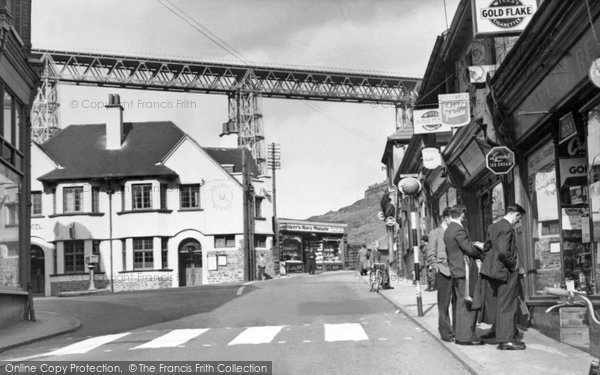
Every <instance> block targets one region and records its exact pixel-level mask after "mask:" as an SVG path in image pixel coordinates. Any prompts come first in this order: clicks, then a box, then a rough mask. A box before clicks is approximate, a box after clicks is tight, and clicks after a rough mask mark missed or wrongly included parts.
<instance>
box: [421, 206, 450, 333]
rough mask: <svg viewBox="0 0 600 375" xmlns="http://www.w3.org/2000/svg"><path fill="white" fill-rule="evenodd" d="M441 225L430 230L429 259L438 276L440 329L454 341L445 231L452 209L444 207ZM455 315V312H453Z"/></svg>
mask: <svg viewBox="0 0 600 375" xmlns="http://www.w3.org/2000/svg"><path fill="white" fill-rule="evenodd" d="M441 220H442V222H441V224H440V226H439V227H437V228H435V229H433V230H432V231H431V232H429V242H428V243H427V261H428V263H429V264H431V265H432V267H433V272H434V273H435V277H436V287H437V305H438V331H439V332H440V337H441V338H442V340H443V341H453V340H454V331H453V329H452V323H451V322H450V313H449V309H450V304H452V311H454V309H455V308H456V301H454V298H452V297H453V296H454V293H452V275H451V274H450V268H449V267H448V254H447V253H446V245H445V244H444V232H445V231H446V228H447V227H448V223H449V221H450V209H449V208H448V207H446V208H444V210H443V211H442V215H441ZM452 315H454V314H452Z"/></svg>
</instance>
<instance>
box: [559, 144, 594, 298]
mask: <svg viewBox="0 0 600 375" xmlns="http://www.w3.org/2000/svg"><path fill="white" fill-rule="evenodd" d="M559 157H560V159H559V166H560V168H559V171H560V172H559V174H560V183H559V186H560V216H561V217H560V219H561V233H562V251H563V267H564V278H565V283H568V284H571V283H572V285H568V286H574V287H575V288H576V289H577V290H581V291H586V292H590V291H592V289H595V288H592V285H591V283H590V281H592V279H593V275H592V272H593V271H592V264H593V263H592V252H591V246H590V240H591V238H590V219H589V206H588V195H589V193H588V176H587V160H586V158H585V141H583V140H582V139H581V138H580V137H579V136H574V137H571V138H570V139H568V140H567V141H565V142H563V143H562V144H561V145H560V146H559Z"/></svg>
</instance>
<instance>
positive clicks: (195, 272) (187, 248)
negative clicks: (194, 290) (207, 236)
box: [179, 238, 202, 286]
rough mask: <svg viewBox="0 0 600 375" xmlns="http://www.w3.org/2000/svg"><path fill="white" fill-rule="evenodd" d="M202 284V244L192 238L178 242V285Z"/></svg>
mask: <svg viewBox="0 0 600 375" xmlns="http://www.w3.org/2000/svg"><path fill="white" fill-rule="evenodd" d="M193 285H202V245H200V242H198V241H197V240H195V239H193V238H188V239H185V240H183V241H181V243H180V244H179V286H193Z"/></svg>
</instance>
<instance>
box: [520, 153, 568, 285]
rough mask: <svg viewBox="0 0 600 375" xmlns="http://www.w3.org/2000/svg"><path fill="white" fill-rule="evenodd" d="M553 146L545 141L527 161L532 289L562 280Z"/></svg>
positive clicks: (558, 282) (557, 283)
mask: <svg viewBox="0 0 600 375" xmlns="http://www.w3.org/2000/svg"><path fill="white" fill-rule="evenodd" d="M554 155H555V153H554V146H553V144H552V143H547V144H546V145H544V146H542V147H541V148H540V149H538V150H537V151H536V152H534V153H533V154H532V155H531V156H530V157H529V158H528V160H527V166H528V171H527V172H528V185H529V194H530V197H531V205H532V212H531V215H530V217H531V220H532V221H531V223H532V227H531V228H532V247H531V249H532V251H533V253H534V262H535V263H534V265H533V267H532V268H534V269H535V289H534V290H543V289H544V287H548V286H549V287H558V286H560V283H561V281H562V271H561V251H560V228H559V217H558V193H557V183H556V166H555V160H554Z"/></svg>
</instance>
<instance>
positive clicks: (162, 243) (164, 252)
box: [160, 237, 169, 270]
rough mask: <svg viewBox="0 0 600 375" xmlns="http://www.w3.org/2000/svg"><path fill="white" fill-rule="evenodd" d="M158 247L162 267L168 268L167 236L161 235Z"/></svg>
mask: <svg viewBox="0 0 600 375" xmlns="http://www.w3.org/2000/svg"><path fill="white" fill-rule="evenodd" d="M160 247H161V250H160V255H161V261H162V269H163V270H164V269H167V268H169V237H161V239H160Z"/></svg>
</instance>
